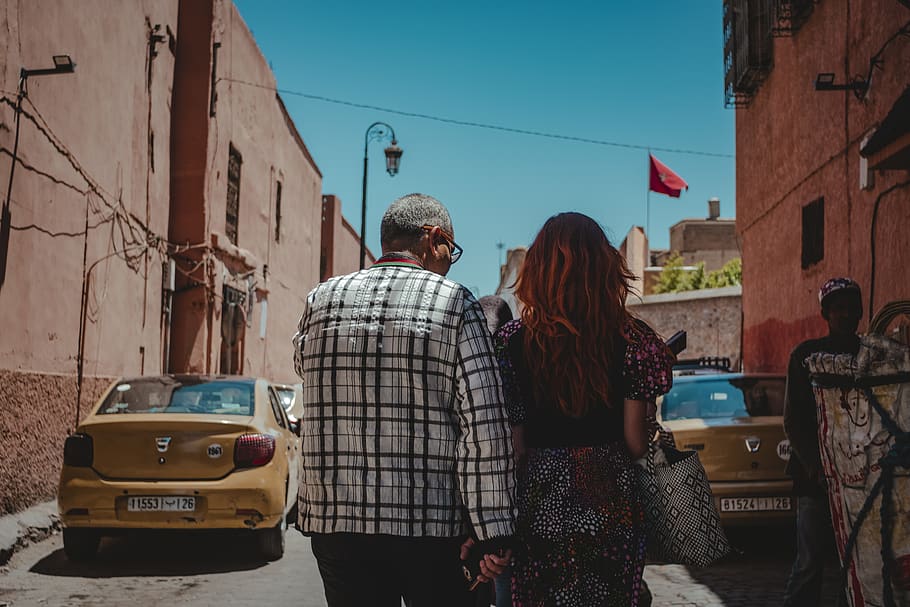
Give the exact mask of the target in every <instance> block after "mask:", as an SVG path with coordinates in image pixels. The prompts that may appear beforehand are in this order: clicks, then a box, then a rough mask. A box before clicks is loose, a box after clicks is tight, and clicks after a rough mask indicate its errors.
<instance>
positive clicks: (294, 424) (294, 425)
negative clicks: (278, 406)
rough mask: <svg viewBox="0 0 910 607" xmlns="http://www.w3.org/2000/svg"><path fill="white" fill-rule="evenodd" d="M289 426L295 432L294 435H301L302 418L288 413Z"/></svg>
mask: <svg viewBox="0 0 910 607" xmlns="http://www.w3.org/2000/svg"><path fill="white" fill-rule="evenodd" d="M288 426H289V427H290V429H291V432H293V433H294V436H300V420H299V419H297V418H296V417H294V416H293V415H288Z"/></svg>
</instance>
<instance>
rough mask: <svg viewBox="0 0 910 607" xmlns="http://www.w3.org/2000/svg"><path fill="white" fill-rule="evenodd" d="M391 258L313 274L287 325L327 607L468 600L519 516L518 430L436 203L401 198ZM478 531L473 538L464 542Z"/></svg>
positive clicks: (386, 237) (304, 497) (384, 232)
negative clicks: (322, 276) (474, 580)
mask: <svg viewBox="0 0 910 607" xmlns="http://www.w3.org/2000/svg"><path fill="white" fill-rule="evenodd" d="M381 241H382V252H383V255H382V257H380V258H379V260H377V261H376V263H375V264H374V265H373V266H372V267H370V268H368V269H365V270H361V271H359V272H356V273H354V274H349V275H347V276H339V277H335V278H331V279H329V280H328V281H327V282H325V283H322V284H320V285H319V286H317V287H316V288H315V289H313V291H312V292H310V294H309V296H308V297H307V301H306V305H305V307H304V310H303V315H302V316H301V319H300V324H299V327H298V331H297V333H296V334H295V335H294V339H293V342H294V365H295V368H296V370H297V374H298V375H299V376H300V378H301V379H302V380H303V403H304V406H303V419H302V420H301V421H302V426H301V427H302V432H301V435H302V437H303V441H302V461H303V463H302V470H301V475H300V492H299V496H298V505H299V512H300V514H299V519H298V527H299V528H300V530H301V531H302V532H303V533H304V534H307V535H310V536H311V537H312V549H313V554H314V555H315V557H316V560H317V562H318V564H319V571H320V574H321V575H322V579H323V585H324V587H325V594H326V599H327V601H328V604H329V606H330V607H336V606H348V605H352V606H353V605H358V606H359V605H376V606H379V607H383V606H385V605H388V606H389V607H399V606H400V604H401V599H402V598H404V600H405V602H406V603H407V604H408V605H409V606H417V607H419V606H422V605H426V606H430V605H434V606H435V605H453V606H455V605H471V603H472V597H471V593H470V592H469V591H468V584H467V583H466V581H465V576H464V573H463V565H470V566H471V567H470V568H469V569H468V570H469V571H470V569H473V568H475V567H476V568H479V570H480V574H479V576H478V577H479V578H480V579H481V580H489V579H491V578H492V577H494V576H495V575H497V574H498V573H500V572H501V570H502V568H503V567H504V566H505V565H506V564H507V563H508V558H509V553H508V551H507V550H504V549H503V547H504V546H505V545H506V543H507V540H508V538H509V536H511V535H512V533H513V530H514V528H513V526H514V514H515V513H514V506H513V494H514V480H513V478H514V474H513V464H512V453H511V437H510V431H509V426H508V422H507V418H506V413H505V407H504V405H503V396H502V386H501V383H500V379H499V373H498V367H497V364H496V361H495V359H494V357H493V352H492V342H491V339H490V334H489V332H488V331H487V327H486V324H485V321H484V315H483V311H482V309H481V307H480V304H479V303H478V302H477V300H476V299H475V298H474V296H473V295H471V293H470V292H469V291H468V290H467V289H465V288H464V287H462V286H461V285H459V284H457V283H455V282H452V281H450V280H446V279H445V275H446V273H448V271H449V268H450V267H451V265H452V264H453V263H455V262H456V261H458V258H459V257H460V256H461V247H459V246H458V245H457V244H456V243H455V236H454V230H453V228H452V220H451V218H450V216H449V213H448V211H447V210H446V208H445V207H444V206H443V205H442V204H441V203H440V202H439V201H438V200H436V199H434V198H432V197H430V196H426V195H423V194H409V195H407V196H403V197H402V198H399V199H398V200H396V201H395V202H393V203H392V205H391V206H390V207H389V208H388V210H387V211H386V213H385V215H384V216H383V218H382V227H381ZM474 540H476V542H477V545H476V546H473V550H471V551H470V553H471V555H472V557H471V558H470V560H469V561H468V562H463V561H462V560H461V557H462V556H465V557H467V555H468V552H469V550H468V548H469V547H470V546H472V544H473V542H474Z"/></svg>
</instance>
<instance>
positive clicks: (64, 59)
mask: <svg viewBox="0 0 910 607" xmlns="http://www.w3.org/2000/svg"><path fill="white" fill-rule="evenodd" d="M74 71H76V64H75V63H73V60H72V59H71V58H70V56H69V55H54V67H49V68H42V69H37V70H27V69H25V68H22V69H21V70H19V77H20V78H23V79H24V78H28V77H30V76H48V75H50V74H72V73H73V72H74Z"/></svg>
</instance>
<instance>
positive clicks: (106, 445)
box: [80, 414, 256, 480]
mask: <svg viewBox="0 0 910 607" xmlns="http://www.w3.org/2000/svg"><path fill="white" fill-rule="evenodd" d="M110 417H111V419H104V420H95V421H92V422H89V423H85V424H83V425H82V426H81V428H80V431H81V432H84V433H86V434H88V435H89V436H91V437H92V442H93V444H94V458H93V463H92V468H94V469H95V471H96V472H97V473H98V474H99V475H101V476H102V477H105V478H107V479H110V480H146V479H147V480H203V479H219V478H223V477H225V476H227V475H228V474H229V473H230V472H231V471H232V470H233V469H234V442H235V441H236V439H237V437H238V436H240V435H241V434H245V433H247V432H256V430H255V429H253V428H252V427H251V426H250V425H249V424H250V423H251V422H252V418H249V417H238V419H236V420H231V421H224V420H223V419H217V420H213V419H212V418H211V416H207V415H193V414H173V415H168V414H153V415H142V414H139V415H130V418H129V419H124V416H122V415H117V416H110Z"/></svg>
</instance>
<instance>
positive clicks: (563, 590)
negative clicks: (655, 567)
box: [496, 320, 672, 607]
mask: <svg viewBox="0 0 910 607" xmlns="http://www.w3.org/2000/svg"><path fill="white" fill-rule="evenodd" d="M524 332H525V329H524V327H523V326H522V323H521V321H520V320H517V321H512V322H510V323H507V324H506V325H504V326H503V327H502V328H501V329H500V330H499V332H498V333H497V334H496V355H497V358H498V360H499V364H500V369H501V371H502V378H503V387H504V389H505V396H506V403H507V406H508V410H509V420H510V423H511V424H512V425H513V426H522V427H523V428H524V434H525V442H526V445H527V447H528V449H527V462H526V464H525V465H523V466H522V467H521V470H520V472H519V478H518V521H517V525H516V544H515V559H514V564H513V570H512V574H513V577H512V604H513V606H514V607H529V606H551V605H564V606H566V607H576V606H578V607H595V606H600V605H603V606H613V605H615V606H622V607H629V606H633V607H634V606H636V605H638V598H639V592H640V590H641V575H642V569H643V568H644V557H645V534H644V528H643V514H642V510H641V506H640V504H639V501H638V498H637V495H636V493H635V489H634V470H633V468H632V466H633V465H634V464H633V463H632V462H631V460H630V458H629V454H628V451H627V449H626V446H625V440H624V438H623V424H622V418H623V413H622V410H623V403H622V400H623V398H629V399H635V400H645V401H647V400H650V399H652V398H654V397H656V396H658V395H659V394H663V393H665V392H666V391H667V390H669V388H670V386H671V384H672V372H671V369H672V354H670V353H669V351H668V350H667V349H666V347H665V346H664V344H663V342H662V341H661V340H660V338H659V337H657V336H656V335H655V334H654V333H653V331H651V330H650V328H648V327H647V325H645V324H644V323H640V322H638V321H633V322H630V323H629V325H627V327H626V328H625V329H624V333H625V334H626V335H625V337H624V338H618V339H616V340H615V341H616V342H617V344H616V348H615V351H614V356H613V360H616V361H617V364H616V365H615V367H616V369H615V370H614V373H613V377H611V378H610V385H611V386H612V387H613V388H612V389H613V390H614V391H615V392H616V393H617V394H618V396H619V397H618V398H615V399H614V400H615V404H614V405H612V406H606V405H605V404H600V405H597V406H594V407H592V408H591V411H589V413H588V414H587V415H586V416H585V417H583V418H581V419H574V418H569V417H568V416H565V415H563V414H562V413H560V412H559V410H558V409H557V408H556V407H555V406H552V405H550V406H547V405H546V404H539V403H536V402H535V397H534V394H536V393H539V392H535V390H534V387H535V386H534V382H535V381H536V379H535V378H534V377H533V375H532V374H531V373H530V372H529V371H528V368H527V365H526V362H525V356H524Z"/></svg>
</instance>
